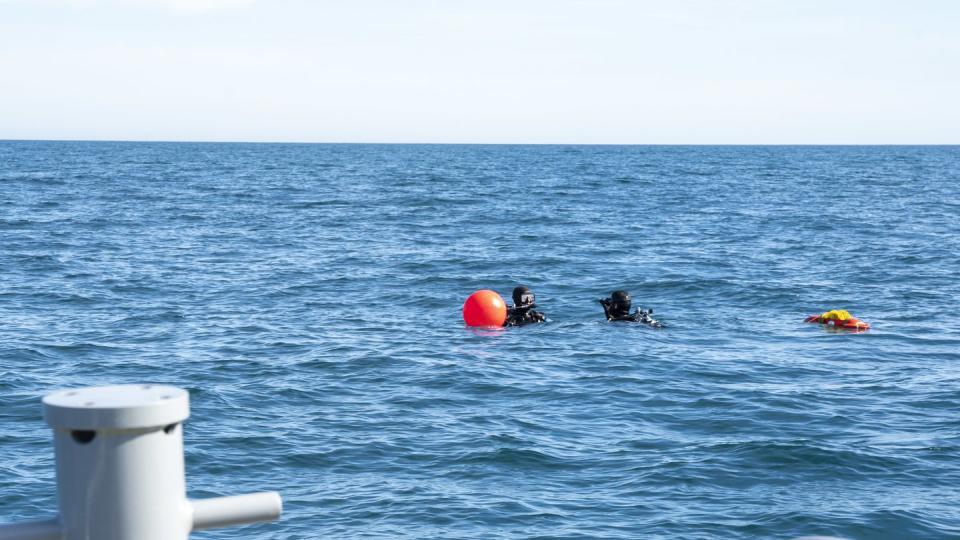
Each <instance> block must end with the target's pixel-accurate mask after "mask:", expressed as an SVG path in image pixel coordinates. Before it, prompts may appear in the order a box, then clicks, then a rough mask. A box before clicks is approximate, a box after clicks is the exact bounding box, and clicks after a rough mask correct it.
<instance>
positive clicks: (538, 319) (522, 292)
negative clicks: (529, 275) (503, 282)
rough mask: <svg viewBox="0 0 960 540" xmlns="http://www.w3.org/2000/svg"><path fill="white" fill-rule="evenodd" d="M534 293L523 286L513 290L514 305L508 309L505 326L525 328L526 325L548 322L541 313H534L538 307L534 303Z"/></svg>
mask: <svg viewBox="0 0 960 540" xmlns="http://www.w3.org/2000/svg"><path fill="white" fill-rule="evenodd" d="M534 298H535V297H534V295H533V291H531V290H530V288H529V287H524V286H523V285H521V286H519V287H517V288H515V289H513V305H512V306H511V307H509V308H507V320H506V321H504V323H503V325H504V326H523V325H525V324H533V323H542V322H546V321H547V317H546V316H545V315H544V314H543V313H540V312H539V311H534V310H533V308H535V307H537V305H536V304H535V303H534V302H533V301H534Z"/></svg>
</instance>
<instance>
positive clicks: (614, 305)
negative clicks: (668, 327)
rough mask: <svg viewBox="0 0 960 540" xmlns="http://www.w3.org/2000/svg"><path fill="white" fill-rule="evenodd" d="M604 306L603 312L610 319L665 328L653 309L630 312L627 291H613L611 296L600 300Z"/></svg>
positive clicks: (638, 309)
mask: <svg viewBox="0 0 960 540" xmlns="http://www.w3.org/2000/svg"><path fill="white" fill-rule="evenodd" d="M600 305H602V306H603V314H604V315H606V316H607V320H608V321H629V322H638V323H643V324H646V325H648V326H652V327H654V328H663V324H662V323H661V322H660V321H657V320H655V319H654V318H653V317H651V316H650V315H653V309H646V310H644V309H640V308H637V310H636V311H634V312H633V313H630V293H628V292H627V291H613V292H612V293H611V294H610V298H603V299H601V300H600Z"/></svg>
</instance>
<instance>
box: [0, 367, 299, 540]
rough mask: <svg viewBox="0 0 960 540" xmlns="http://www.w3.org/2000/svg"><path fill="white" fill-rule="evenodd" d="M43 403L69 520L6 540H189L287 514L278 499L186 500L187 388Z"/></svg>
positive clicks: (119, 389) (1, 529)
mask: <svg viewBox="0 0 960 540" xmlns="http://www.w3.org/2000/svg"><path fill="white" fill-rule="evenodd" d="M43 404H44V417H45V418H46V421H47V423H48V424H50V426H51V427H52V428H53V429H54V444H55V448H56V465H57V495H58V499H59V505H60V514H59V516H58V518H57V519H55V520H48V521H43V522H34V523H24V524H15V525H0V540H186V539H187V538H188V537H189V535H190V532H191V531H192V530H196V529H201V528H212V527H224V526H228V525H235V524H241V523H250V522H254V521H266V520H271V519H276V518H277V517H279V516H280V513H281V507H282V503H281V500H280V496H279V495H278V494H277V493H275V492H268V493H256V494H251V495H240V496H235V497H220V498H215V499H207V500H198V501H188V500H187V499H186V487H185V480H184V466H183V431H182V427H181V423H182V422H183V421H184V420H186V419H187V417H188V416H189V414H190V408H189V395H188V394H187V392H186V391H184V390H181V389H179V388H175V387H171V386H157V385H122V386H104V387H95V388H82V389H76V390H64V391H61V392H56V393H53V394H50V395H48V396H46V397H45V398H44V399H43Z"/></svg>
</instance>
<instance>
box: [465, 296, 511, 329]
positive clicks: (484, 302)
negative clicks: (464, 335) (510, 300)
mask: <svg viewBox="0 0 960 540" xmlns="http://www.w3.org/2000/svg"><path fill="white" fill-rule="evenodd" d="M506 320H507V304H506V302H504V301H503V297H502V296H500V295H499V294H497V293H496V292H494V291H490V290H486V289H484V290H482V291H477V292H475V293H473V294H471V295H470V297H469V298H467V301H466V302H464V303H463V321H464V322H465V323H467V326H480V327H488V328H489V327H500V326H503V323H504V321H506Z"/></svg>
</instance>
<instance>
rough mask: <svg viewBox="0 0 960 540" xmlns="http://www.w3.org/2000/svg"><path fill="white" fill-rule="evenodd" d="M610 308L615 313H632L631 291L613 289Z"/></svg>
mask: <svg viewBox="0 0 960 540" xmlns="http://www.w3.org/2000/svg"><path fill="white" fill-rule="evenodd" d="M610 310H611V311H613V312H614V313H630V293H628V292H627V291H613V292H612V293H611V294H610Z"/></svg>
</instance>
